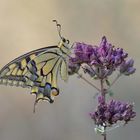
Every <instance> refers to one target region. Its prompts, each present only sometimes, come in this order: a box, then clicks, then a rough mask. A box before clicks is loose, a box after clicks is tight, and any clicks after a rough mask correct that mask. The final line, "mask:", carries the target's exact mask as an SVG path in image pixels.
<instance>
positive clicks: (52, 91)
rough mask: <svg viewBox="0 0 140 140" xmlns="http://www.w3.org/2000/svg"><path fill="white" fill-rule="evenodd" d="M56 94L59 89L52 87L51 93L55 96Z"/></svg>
mask: <svg viewBox="0 0 140 140" xmlns="http://www.w3.org/2000/svg"><path fill="white" fill-rule="evenodd" d="M58 94H59V91H58V90H57V89H55V88H54V89H52V90H51V95H53V96H57V95H58Z"/></svg>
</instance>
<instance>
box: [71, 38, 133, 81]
mask: <svg viewBox="0 0 140 140" xmlns="http://www.w3.org/2000/svg"><path fill="white" fill-rule="evenodd" d="M127 57H128V54H127V53H125V52H124V51H123V49H122V48H115V47H114V46H113V45H111V44H110V43H108V42H107V39H106V37H105V36H104V37H102V40H101V43H100V45H99V46H92V45H87V44H85V43H75V46H74V57H71V58H70V62H69V63H70V64H69V69H71V67H72V68H73V69H72V70H71V71H72V73H75V71H74V70H75V69H76V68H75V69H74V67H77V65H78V66H81V65H82V64H83V63H84V64H87V65H86V68H85V66H83V68H84V70H85V72H87V73H88V74H89V75H92V76H93V75H96V76H97V77H98V78H100V79H103V78H106V77H107V76H109V75H111V74H112V72H113V71H115V70H116V69H118V70H119V71H120V73H122V74H125V75H130V74H133V73H134V72H135V68H134V67H133V63H134V61H133V59H130V60H126V58H127ZM76 70H79V69H76Z"/></svg>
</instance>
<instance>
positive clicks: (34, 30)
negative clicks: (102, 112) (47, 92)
mask: <svg viewBox="0 0 140 140" xmlns="http://www.w3.org/2000/svg"><path fill="white" fill-rule="evenodd" d="M52 19H57V20H58V21H59V22H60V23H61V24H62V28H63V29H62V33H63V35H64V36H65V37H66V38H68V39H69V40H70V41H71V43H73V42H75V41H80V42H86V43H91V44H99V42H100V40H101V37H102V36H103V35H106V36H107V38H108V40H109V41H110V42H112V44H114V45H116V47H122V48H124V49H125V50H126V51H127V52H128V53H129V56H130V57H133V58H134V59H135V66H136V68H137V72H136V73H135V74H134V75H133V76H130V77H122V78H121V79H120V82H118V83H116V85H115V86H114V87H113V90H114V92H115V98H116V99H122V100H124V101H129V102H135V110H136V111H137V117H136V119H135V121H133V122H131V123H129V124H128V125H127V127H124V128H122V127H121V128H117V129H115V130H113V131H111V132H110V133H109V134H108V140H119V139H120V140H122V139H126V140H132V139H134V140H138V139H139V133H140V119H139V117H140V100H139V98H140V95H139V94H140V93H139V87H140V74H139V70H140V65H139V63H140V1H139V0H116V1H115V0H0V67H2V66H4V65H5V64H6V63H8V62H9V61H10V60H12V59H14V58H15V57H17V56H19V55H21V54H24V53H26V52H28V51H30V50H33V49H37V48H40V47H44V46H48V45H55V44H57V43H58V41H59V37H58V34H57V31H56V27H55V25H54V23H52ZM60 87H61V95H60V96H59V97H58V98H56V100H55V103H54V104H53V105H50V104H48V103H47V102H41V103H39V104H38V107H37V110H36V114H33V113H32V109H33V102H34V99H35V98H34V96H32V95H30V94H29V93H30V91H29V89H22V88H16V87H5V86H0V140H85V139H87V140H102V137H100V136H98V135H96V134H95V133H94V132H93V131H94V130H93V126H94V125H93V123H92V121H91V120H90V118H89V116H88V112H89V111H91V110H92V109H94V107H95V105H96V102H95V101H94V103H93V95H94V93H96V90H94V89H93V88H92V87H90V86H89V85H87V84H86V83H84V82H83V81H82V80H79V79H78V78H77V76H73V77H70V78H69V81H68V83H64V82H62V81H61V82H60Z"/></svg>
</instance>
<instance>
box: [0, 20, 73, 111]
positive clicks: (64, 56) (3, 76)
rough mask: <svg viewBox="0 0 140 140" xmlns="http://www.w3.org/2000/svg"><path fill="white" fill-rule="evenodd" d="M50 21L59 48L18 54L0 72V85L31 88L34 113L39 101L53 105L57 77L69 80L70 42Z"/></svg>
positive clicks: (58, 26) (47, 48)
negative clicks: (58, 39) (57, 35)
mask: <svg viewBox="0 0 140 140" xmlns="http://www.w3.org/2000/svg"><path fill="white" fill-rule="evenodd" d="M53 21H54V22H55V23H56V26H57V30H58V33H59V37H60V42H59V43H58V45H56V46H48V47H44V48H40V49H37V50H34V51H31V52H28V53H26V54H24V55H21V56H19V57H18V58H16V59H14V60H13V61H11V62H9V63H8V64H7V65H5V66H4V67H3V68H2V69H1V70H0V84H3V85H10V86H17V87H18V86H19V87H24V88H30V89H31V94H35V95H36V99H35V103H34V111H35V105H36V104H37V103H38V101H39V100H47V101H49V102H50V103H53V102H54V97H55V96H57V95H58V94H59V88H58V85H57V79H58V74H60V77H61V79H63V80H64V81H67V79H68V64H67V63H68V62H67V61H68V58H69V55H70V46H69V40H66V39H65V38H64V37H62V36H61V25H60V24H58V22H57V21H56V20H53Z"/></svg>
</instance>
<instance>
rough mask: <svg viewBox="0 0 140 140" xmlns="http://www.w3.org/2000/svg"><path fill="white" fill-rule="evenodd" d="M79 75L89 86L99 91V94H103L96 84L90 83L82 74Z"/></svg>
mask: <svg viewBox="0 0 140 140" xmlns="http://www.w3.org/2000/svg"><path fill="white" fill-rule="evenodd" d="M77 75H78V76H79V77H80V78H81V79H82V80H84V81H85V82H86V83H88V84H89V85H91V86H92V87H94V88H95V89H96V90H98V91H99V92H101V90H100V89H99V88H98V87H96V86H95V85H94V84H92V83H91V82H89V81H88V80H87V79H86V78H85V77H83V76H82V75H81V74H79V73H78V72H77Z"/></svg>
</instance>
